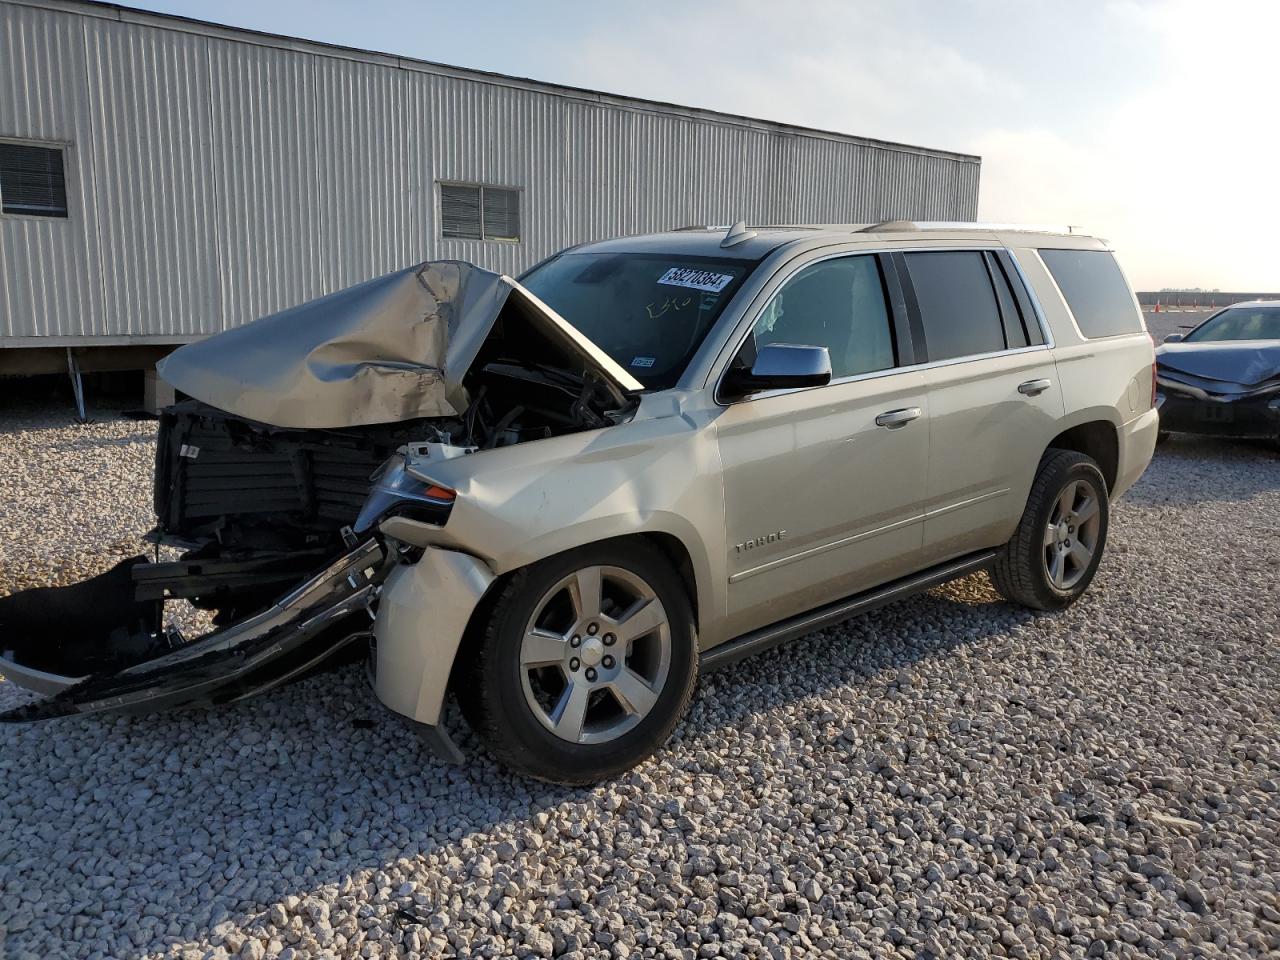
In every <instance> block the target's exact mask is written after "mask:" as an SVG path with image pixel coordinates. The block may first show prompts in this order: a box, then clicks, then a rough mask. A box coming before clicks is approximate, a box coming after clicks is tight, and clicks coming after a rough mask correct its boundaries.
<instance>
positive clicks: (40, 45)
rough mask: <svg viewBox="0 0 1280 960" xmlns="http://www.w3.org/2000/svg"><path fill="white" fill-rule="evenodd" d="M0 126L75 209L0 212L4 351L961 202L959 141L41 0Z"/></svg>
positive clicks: (19, 11) (10, 26)
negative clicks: (469, 269)
mask: <svg viewBox="0 0 1280 960" xmlns="http://www.w3.org/2000/svg"><path fill="white" fill-rule="evenodd" d="M0 137H6V138H22V139H31V140H42V141H54V142H59V143H63V144H65V145H66V148H67V154H66V163H67V177H68V206H69V209H70V216H69V218H68V219H65V220H57V219H42V218H24V217H10V216H0V267H2V271H3V276H2V277H0V347H2V346H5V345H12V344H23V345H29V344H31V343H32V342H40V341H33V340H32V339H31V338H77V339H79V338H83V339H84V342H95V341H96V342H109V341H105V340H102V339H99V338H112V339H119V338H134V339H138V340H166V339H186V338H190V337H193V336H198V335H201V334H207V333H213V332H216V331H218V330H221V329H224V328H226V327H228V326H232V325H235V324H239V323H243V322H245V321H248V320H251V319H253V318H255V317H258V316H262V315H264V314H267V313H271V312H273V311H276V310H279V309H282V308H284V307H287V306H289V305H291V304H294V303H299V302H301V301H303V300H307V299H310V298H311V297H315V296H319V295H322V294H324V293H328V292H331V291H333V290H336V289H339V288H341V287H344V286H347V285H349V284H351V283H355V282H357V281H360V280H363V279H367V278H368V277H371V276H376V275H378V274H381V273H384V272H387V271H389V270H393V269H395V268H397V267H400V266H404V265H406V264H409V263H414V262H416V261H419V260H425V259H429V258H434V257H458V258H462V259H467V260H472V261H474V262H476V263H479V264H481V265H483V266H486V267H489V268H491V269H494V270H501V271H503V272H506V273H511V274H515V273H518V272H520V271H521V270H523V269H524V268H525V267H527V266H529V265H531V264H533V263H535V262H537V261H538V260H540V259H542V258H543V257H545V256H547V255H548V254H551V253H553V252H555V251H556V250H558V249H560V248H562V247H565V246H568V245H570V244H572V243H577V242H580V241H583V240H592V239H598V238H601V237H608V236H617V235H621V234H629V233H642V232H647V231H652V230H661V229H666V228H669V227H673V226H679V225H683V224H689V223H727V222H730V221H733V220H737V219H741V218H745V219H746V220H748V221H751V222H755V223H801V222H806V221H809V222H827V223H838V222H863V221H876V220H882V219H893V218H909V219H936V220H967V219H972V218H973V217H974V215H975V213H976V209H977V200H978V174H979V164H978V163H977V161H976V160H975V159H973V158H965V157H960V156H956V155H948V154H945V153H934V152H930V151H924V150H918V149H914V148H889V147H886V146H883V145H877V144H874V143H867V142H860V141H858V140H857V139H855V138H840V137H835V136H831V135H822V134H816V133H815V134H808V133H805V132H802V131H798V130H796V129H793V128H786V127H781V126H776V125H769V124H763V123H757V122H747V121H737V120H734V119H732V118H708V117H707V116H706V115H705V114H699V113H697V112H695V111H682V110H681V109H679V108H671V109H667V108H663V107H660V106H656V105H653V104H643V103H637V102H632V101H626V100H623V99H622V98H611V97H604V96H598V95H594V94H590V93H587V92H583V93H581V94H574V93H572V92H567V91H564V90H561V89H556V88H539V87H538V85H536V84H530V83H527V82H524V81H511V82H510V83H506V82H504V81H502V80H500V79H499V78H493V77H481V76H479V75H476V76H466V75H465V71H457V70H450V69H448V68H433V67H432V66H431V65H428V64H420V63H417V62H412V61H402V60H396V59H395V58H391V57H380V56H378V55H362V54H356V53H344V52H343V51H335V50H324V49H323V48H319V47H308V45H307V44H305V43H301V42H299V43H293V44H290V43H289V42H287V41H275V42H274V43H273V42H272V41H268V40H264V39H263V38H260V37H253V36H251V35H244V36H243V37H242V38H239V39H238V38H237V37H236V34H235V33H234V32H233V31H229V30H221V29H216V28H210V29H202V28H199V27H197V26H194V25H191V24H184V23H180V22H177V21H169V25H166V24H165V22H164V21H163V20H160V19H159V18H156V17H154V16H150V15H144V14H140V13H137V14H131V13H130V12H129V11H123V12H120V13H117V12H116V11H115V10H112V9H109V8H96V9H95V8H91V7H80V6H78V5H76V4H74V3H66V2H58V0H49V2H48V3H47V4H45V3H41V2H39V0H37V5H35V6H28V5H25V4H23V3H21V2H18V3H13V2H9V0H0ZM440 180H454V181H467V182H484V183H494V184H500V185H506V186H515V187H519V188H520V189H521V190H522V191H523V195H522V203H521V216H522V220H523V234H524V236H523V240H522V242H521V243H518V244H506V243H492V242H488V243H486V242H479V241H463V240H451V239H442V238H441V237H440V236H439V225H438V223H437V219H438V213H437V211H438V203H439V201H438V197H437V195H436V190H437V187H436V184H437V182H438V181H440ZM44 342H54V341H50V340H45V341H44ZM56 342H63V341H62V340H61V339H60V340H58V341H56Z"/></svg>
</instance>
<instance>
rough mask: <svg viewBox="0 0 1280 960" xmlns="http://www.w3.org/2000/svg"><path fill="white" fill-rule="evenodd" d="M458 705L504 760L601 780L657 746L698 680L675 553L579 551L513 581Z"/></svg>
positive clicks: (468, 668)
mask: <svg viewBox="0 0 1280 960" xmlns="http://www.w3.org/2000/svg"><path fill="white" fill-rule="evenodd" d="M459 656H460V657H469V658H470V661H469V663H468V664H465V665H464V670H463V673H462V676H461V678H460V679H461V684H460V686H459V688H458V695H459V700H460V702H461V704H462V708H463V712H464V713H465V715H466V717H467V720H468V722H469V723H470V724H471V726H472V727H473V728H474V729H475V730H476V732H477V733H479V734H480V735H481V737H483V738H484V740H485V741H486V742H487V744H488V746H489V750H490V752H491V753H492V754H493V755H494V757H495V758H496V759H498V760H499V761H500V762H502V763H504V764H506V765H507V766H510V767H512V768H514V769H516V770H519V771H520V772H522V773H526V774H529V775H530V776H534V777H538V778H539V779H543V780H550V781H553V782H556V783H564V784H585V783H593V782H595V781H597V780H601V779H603V778H605V777H609V776H612V775H614V774H617V773H620V772H622V771H624V770H627V769H629V768H630V767H633V766H635V765H636V764H637V763H639V762H641V761H642V760H644V759H645V758H646V757H648V756H649V755H651V754H652V753H653V752H654V751H655V750H657V749H658V748H659V747H660V746H661V745H662V744H663V743H665V742H666V740H667V738H668V737H669V736H670V735H671V731H672V730H673V729H674V728H675V725H676V723H677V722H678V721H679V719H680V717H681V716H682V715H683V714H684V711H685V709H686V707H687V706H688V704H689V698H690V696H691V695H692V693H693V687H694V680H695V677H696V675H697V659H698V658H697V645H696V640H695V631H694V626H693V616H692V612H691V606H690V603H689V598H688V595H687V593H686V590H685V587H684V583H683V582H682V580H681V579H680V577H679V576H678V574H677V573H676V571H675V570H674V568H673V567H672V565H671V562H670V561H669V560H668V559H667V557H666V556H665V555H664V554H663V553H662V551H660V550H658V549H657V548H656V547H654V546H653V545H651V544H649V543H647V542H644V541H640V540H618V541H611V542H605V543H601V544H596V545H592V546H588V547H582V548H579V549H577V550H571V551H569V552H568V553H565V554H561V555H560V556H558V557H553V558H551V559H548V560H544V561H542V562H540V563H537V564H534V565H532V566H530V567H528V568H526V569H524V570H521V571H519V572H517V573H516V574H514V575H512V576H511V577H510V578H509V579H508V580H507V582H506V583H505V584H504V585H503V587H502V588H501V591H500V592H499V594H498V595H497V598H496V599H495V600H494V602H493V604H492V605H491V607H490V608H489V616H488V621H487V625H486V627H485V629H484V630H483V633H482V634H481V635H480V636H479V637H477V638H476V643H474V644H473V645H471V647H470V648H468V649H464V650H462V651H460V652H459Z"/></svg>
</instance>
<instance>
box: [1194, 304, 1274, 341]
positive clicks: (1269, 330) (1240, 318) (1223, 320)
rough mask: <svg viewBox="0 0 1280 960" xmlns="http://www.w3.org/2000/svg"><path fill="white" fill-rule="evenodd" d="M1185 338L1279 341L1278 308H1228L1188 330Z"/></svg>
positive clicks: (1198, 339)
mask: <svg viewBox="0 0 1280 960" xmlns="http://www.w3.org/2000/svg"><path fill="white" fill-rule="evenodd" d="M1186 340H1187V341H1213V340H1280V307H1228V308H1227V309H1226V310H1223V311H1222V312H1221V313H1219V314H1217V315H1216V316H1213V317H1210V318H1209V319H1208V320H1206V321H1205V322H1204V323H1202V324H1200V326H1198V327H1197V328H1196V329H1194V330H1192V331H1191V332H1190V333H1188V334H1187V336H1186Z"/></svg>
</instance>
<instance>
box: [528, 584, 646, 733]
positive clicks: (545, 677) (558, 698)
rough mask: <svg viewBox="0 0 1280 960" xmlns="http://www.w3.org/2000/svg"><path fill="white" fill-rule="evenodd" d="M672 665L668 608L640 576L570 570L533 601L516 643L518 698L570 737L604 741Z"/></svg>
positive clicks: (629, 724)
mask: <svg viewBox="0 0 1280 960" xmlns="http://www.w3.org/2000/svg"><path fill="white" fill-rule="evenodd" d="M670 666H671V627H670V624H669V622H668V620H667V612H666V610H665V609H664V607H663V605H662V601H661V600H660V599H659V598H658V595H657V593H656V592H655V591H654V589H653V587H651V586H650V585H649V584H648V583H647V582H646V581H645V580H644V579H643V578H641V577H639V576H637V575H636V574H634V573H632V572H631V571H629V570H624V569H623V568H621V567H612V566H590V567H584V568H582V569H580V570H576V571H574V572H573V573H571V574H569V575H568V576H566V577H564V578H563V579H562V580H560V581H559V582H558V583H556V584H555V585H553V586H552V587H551V588H550V589H549V590H547V591H546V592H545V593H544V594H543V595H542V597H541V598H540V599H539V600H538V602H537V604H536V605H535V606H534V610H533V615H532V616H531V617H530V618H529V622H528V624H527V625H526V627H525V631H524V636H523V638H522V639H521V643H520V676H521V681H522V685H523V688H524V695H525V701H526V703H527V704H528V706H529V709H530V710H531V711H532V712H533V715H534V716H535V717H537V718H538V720H539V722H541V723H542V725H543V726H544V727H546V728H547V729H548V730H550V731H551V732H552V733H554V734H555V735H556V736H557V737H559V738H560V739H562V740H567V741H569V742H571V743H605V742H608V741H610V740H615V739H617V738H618V737H620V736H622V735H623V734H625V733H627V732H628V731H629V730H631V729H633V728H634V727H635V726H636V725H637V724H638V723H640V721H641V720H643V719H644V717H645V716H646V715H647V714H648V713H649V711H650V710H652V709H653V706H654V704H655V703H657V700H658V697H659V695H660V694H661V693H662V689H663V686H664V684H665V683H666V680H667V673H668V671H669V670H670Z"/></svg>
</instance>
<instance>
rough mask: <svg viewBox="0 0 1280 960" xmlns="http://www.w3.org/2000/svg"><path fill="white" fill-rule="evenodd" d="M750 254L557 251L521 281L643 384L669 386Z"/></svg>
mask: <svg viewBox="0 0 1280 960" xmlns="http://www.w3.org/2000/svg"><path fill="white" fill-rule="evenodd" d="M754 266H755V262H754V261H747V260H727V259H726V260H721V259H718V258H712V257H683V256H678V255H677V256H665V255H658V254H638V253H635V254H633V253H564V254H561V255H560V256H558V257H555V258H554V259H552V260H548V261H546V262H545V263H542V264H539V265H538V266H536V267H534V268H533V269H532V270H530V271H529V272H528V273H526V274H525V275H524V276H522V277H521V278H520V282H521V283H522V284H524V286H526V287H527V288H528V289H529V290H531V291H533V294H534V296H536V297H538V298H539V299H540V300H542V301H543V302H544V303H546V304H547V305H548V306H550V307H551V308H552V309H553V310H555V311H556V312H557V313H559V314H560V315H561V316H562V317H564V318H565V319H566V320H568V321H569V322H570V323H571V324H573V325H574V326H575V327H577V328H578V330H580V331H581V332H582V333H583V334H584V335H585V336H586V337H587V338H588V339H590V340H592V341H593V342H594V343H595V344H596V346H598V347H599V348H600V349H601V350H603V351H604V352H605V353H607V354H609V356H610V357H612V358H613V359H614V360H616V361H617V362H618V363H619V364H620V365H621V366H623V367H624V368H625V369H626V370H627V371H629V372H630V373H631V375H632V376H634V377H635V378H636V379H637V380H639V381H640V382H641V383H643V384H644V385H645V386H646V387H648V388H650V389H664V388H666V387H670V386H674V385H675V383H676V381H677V380H679V379H680V374H681V373H683V372H684V368H685V367H686V366H687V365H688V363H689V360H690V358H691V357H692V356H693V353H694V351H695V350H697V349H698V346H699V345H700V344H701V343H702V340H703V338H704V337H705V336H706V335H707V331H708V330H710V329H711V327H712V326H713V325H714V324H715V322H716V318H717V317H719V316H720V313H721V311H723V310H724V308H725V305H726V304H727V303H728V302H729V301H730V300H731V299H733V295H734V294H735V293H736V292H737V290H738V287H739V286H740V285H741V284H742V280H743V278H745V277H746V276H747V274H749V273H750V272H751V270H752V268H753V267H754Z"/></svg>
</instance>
